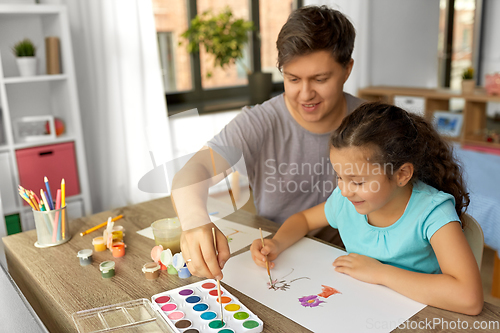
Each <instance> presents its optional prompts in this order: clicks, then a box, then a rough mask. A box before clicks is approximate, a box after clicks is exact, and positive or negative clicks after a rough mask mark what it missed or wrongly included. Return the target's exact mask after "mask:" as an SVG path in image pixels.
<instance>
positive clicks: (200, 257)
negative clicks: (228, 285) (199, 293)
mask: <svg viewBox="0 0 500 333" xmlns="http://www.w3.org/2000/svg"><path fill="white" fill-rule="evenodd" d="M212 228H214V229H215V236H216V238H217V251H218V255H216V252H215V247H214V238H213V235H212ZM181 250H182V256H183V257H184V260H186V262H187V267H188V269H189V271H190V272H191V274H193V275H195V276H199V277H205V278H208V279H216V280H222V268H224V265H225V264H226V261H227V260H228V259H229V256H230V252H229V244H228V243H227V238H226V236H224V234H223V233H222V232H221V231H220V230H219V229H218V228H217V227H216V226H215V224H213V223H208V224H205V225H203V226H200V227H197V228H194V229H190V230H187V231H183V232H182V234H181ZM189 259H190V260H189Z"/></svg>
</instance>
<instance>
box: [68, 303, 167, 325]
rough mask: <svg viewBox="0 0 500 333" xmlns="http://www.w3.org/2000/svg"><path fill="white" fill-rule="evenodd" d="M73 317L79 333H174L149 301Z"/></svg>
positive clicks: (100, 309)
mask: <svg viewBox="0 0 500 333" xmlns="http://www.w3.org/2000/svg"><path fill="white" fill-rule="evenodd" d="M72 317H73V321H74V322H75V325H76V328H77V330H78V332H79V333H94V332H99V333H103V332H146V331H147V332H172V329H170V328H169V327H170V326H169V325H168V324H167V322H166V321H165V319H163V318H162V316H161V315H160V314H159V313H158V312H157V311H155V309H154V308H153V306H152V305H151V302H150V301H149V300H147V299H138V300H135V301H130V302H124V303H118V304H113V305H108V306H104V307H101V308H95V309H90V310H83V311H78V312H75V313H73V315H72Z"/></svg>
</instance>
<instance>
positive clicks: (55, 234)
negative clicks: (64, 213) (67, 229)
mask: <svg viewBox="0 0 500 333" xmlns="http://www.w3.org/2000/svg"><path fill="white" fill-rule="evenodd" d="M55 208H56V213H55V217H54V230H53V231H52V242H53V243H55V242H56V240H57V241H60V240H61V223H60V222H61V221H60V220H59V215H60V214H59V213H60V212H59V210H58V209H59V208H61V190H57V198H56V207H55Z"/></svg>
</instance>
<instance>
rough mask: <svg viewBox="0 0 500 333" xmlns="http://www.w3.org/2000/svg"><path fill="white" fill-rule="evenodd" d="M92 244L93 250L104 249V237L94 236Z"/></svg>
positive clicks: (99, 250)
mask: <svg viewBox="0 0 500 333" xmlns="http://www.w3.org/2000/svg"><path fill="white" fill-rule="evenodd" d="M92 245H94V251H96V252H102V251H104V250H106V243H104V238H102V236H101V237H95V238H94V239H93V240H92Z"/></svg>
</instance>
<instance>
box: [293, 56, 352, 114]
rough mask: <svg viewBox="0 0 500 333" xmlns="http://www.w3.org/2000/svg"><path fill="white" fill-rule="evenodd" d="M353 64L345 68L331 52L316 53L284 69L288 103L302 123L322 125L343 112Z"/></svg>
mask: <svg viewBox="0 0 500 333" xmlns="http://www.w3.org/2000/svg"><path fill="white" fill-rule="evenodd" d="M352 64H353V61H352V60H351V62H349V64H348V65H347V66H346V67H344V66H342V65H341V64H339V63H338V62H337V61H335V59H334V58H333V57H332V55H331V54H330V52H328V51H316V52H314V53H311V54H308V55H304V56H300V57H296V58H295V59H293V60H292V61H290V62H288V63H287V64H285V65H283V76H284V85H285V99H286V102H287V106H288V108H289V109H291V110H290V112H291V113H292V114H293V116H294V118H295V119H297V121H298V122H299V123H301V122H305V123H309V124H310V123H315V122H319V121H321V120H323V119H324V118H325V117H328V116H331V115H332V113H333V112H334V111H336V110H339V108H340V107H341V106H342V102H343V88H344V82H345V81H346V80H347V78H348V77H349V74H350V73H351V69H352Z"/></svg>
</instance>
